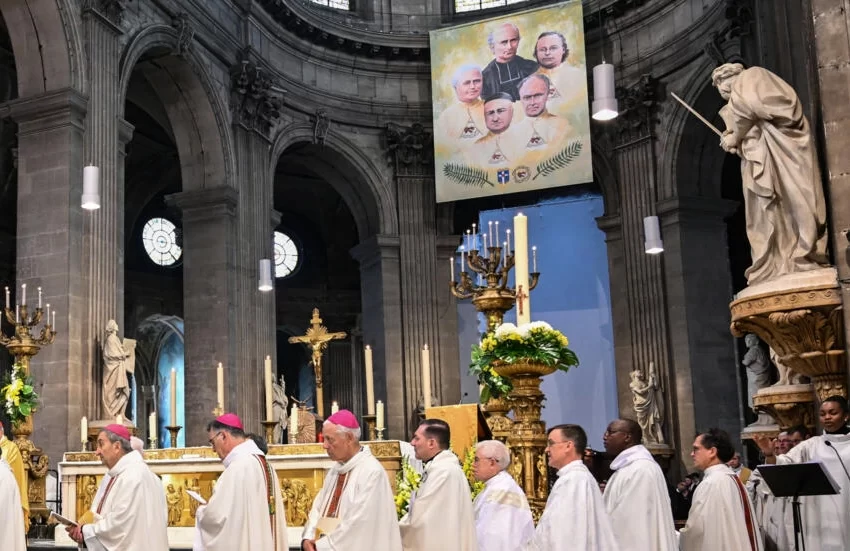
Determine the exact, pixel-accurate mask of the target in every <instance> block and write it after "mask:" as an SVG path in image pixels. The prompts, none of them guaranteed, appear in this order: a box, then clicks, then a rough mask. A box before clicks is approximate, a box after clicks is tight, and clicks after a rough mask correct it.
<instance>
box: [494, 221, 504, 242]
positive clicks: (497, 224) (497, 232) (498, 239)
mask: <svg viewBox="0 0 850 551" xmlns="http://www.w3.org/2000/svg"><path fill="white" fill-rule="evenodd" d="M501 240H502V239H501V237H499V221H498V220H497V221H496V240H495V241H493V245H496V244H497V243H498V242H499V241H501Z"/></svg>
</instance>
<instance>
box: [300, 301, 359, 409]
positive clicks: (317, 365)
mask: <svg viewBox="0 0 850 551" xmlns="http://www.w3.org/2000/svg"><path fill="white" fill-rule="evenodd" d="M347 336H348V335H346V333H345V332H344V331H339V332H336V333H329V332H328V328H327V327H325V326H324V325H322V318H320V317H319V309H318V308H313V317H312V318H311V319H310V327H308V328H307V332H306V333H305V334H303V335H300V336H298V337H289V342H290V343H293V344H295V343H301V344H309V345H310V349H311V350H312V359H311V360H310V363H312V364H313V372H314V373H315V375H316V413H318V414H319V417H324V416H325V415H324V409H325V408H324V406H323V404H322V399H323V392H322V353H323V352H324V351H325V349H326V348H327V347H328V343H329V342H330V341H332V340H337V339H344V338H346V337H347Z"/></svg>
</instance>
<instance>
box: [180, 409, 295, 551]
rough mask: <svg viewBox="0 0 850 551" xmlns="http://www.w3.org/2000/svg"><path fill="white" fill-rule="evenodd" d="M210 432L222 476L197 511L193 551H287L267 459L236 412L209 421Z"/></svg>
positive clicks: (274, 476) (282, 513) (275, 480)
mask: <svg viewBox="0 0 850 551" xmlns="http://www.w3.org/2000/svg"><path fill="white" fill-rule="evenodd" d="M207 433H208V435H209V443H210V445H211V446H212V449H213V451H214V452H215V453H216V454H217V455H218V456H219V458H220V459H221V460H222V463H224V472H223V473H221V476H219V477H218V481H217V482H216V483H215V488H214V489H213V495H212V497H210V500H209V502H208V503H206V504H202V505H200V506H199V507H198V509H197V511H196V512H195V528H196V530H195V541H194V547H193V549H194V551H236V550H237V549H238V550H242V549H245V550H248V549H250V550H251V551H286V550H288V549H289V543H288V540H287V535H286V514H285V510H284V507H283V498H282V497H281V494H280V482H279V481H278V478H277V474H276V473H275V471H274V469H273V468H271V466H270V465H269V463H268V461H266V456H265V454H264V453H263V452H262V451H261V450H260V448H258V447H257V445H256V444H255V443H254V441H253V440H251V439H250V438H248V437H246V435H245V429H244V427H243V426H242V421H241V420H240V419H239V417H238V416H236V414H234V413H225V414H224V415H221V416H220V417H217V418H216V420H215V421H211V422H210V423H209V424H208V425H207Z"/></svg>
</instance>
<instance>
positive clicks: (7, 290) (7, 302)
mask: <svg viewBox="0 0 850 551" xmlns="http://www.w3.org/2000/svg"><path fill="white" fill-rule="evenodd" d="M8 307H9V286H8V285H7V286H6V308H8Z"/></svg>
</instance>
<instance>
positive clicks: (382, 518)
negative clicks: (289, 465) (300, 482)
mask: <svg viewBox="0 0 850 551" xmlns="http://www.w3.org/2000/svg"><path fill="white" fill-rule="evenodd" d="M322 437H323V442H322V447H323V448H324V449H325V451H326V452H327V454H328V457H330V458H331V459H333V460H334V461H336V463H335V464H334V466H333V467H332V468H331V470H330V471H329V472H328V474H327V475H326V476H325V481H324V484H323V485H322V490H321V491H320V492H319V495H317V496H316V499H315V500H313V508H312V509H311V510H310V516H309V518H308V519H307V524H306V525H305V526H304V533H303V535H302V536H301V537H302V540H301V548H302V549H303V550H304V551H317V550H318V551H325V550H328V551H366V550H370V551H371V550H373V549H381V550H382V551H401V534H400V533H399V529H398V519H397V518H396V510H395V502H394V501H393V491H392V487H391V486H390V480H389V478H388V477H387V472H386V471H385V470H384V468H383V467H382V466H381V463H380V462H379V461H378V460H377V459H375V456H373V455H372V452H371V451H370V450H369V448H368V447H366V446H361V445H360V425H359V424H358V423H357V418H356V417H355V416H354V414H353V413H351V412H350V411H348V410H346V409H341V410H339V411H338V412H336V413H334V414H333V415H331V416H330V417H328V419H327V421H325V422H324V424H323V425H322Z"/></svg>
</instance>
